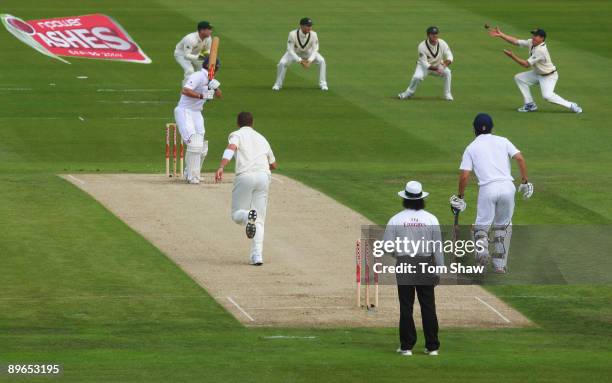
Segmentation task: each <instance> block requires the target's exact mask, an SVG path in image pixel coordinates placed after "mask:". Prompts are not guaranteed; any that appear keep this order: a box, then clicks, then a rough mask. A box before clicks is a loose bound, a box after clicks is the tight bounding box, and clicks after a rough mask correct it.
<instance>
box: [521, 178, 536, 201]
mask: <svg viewBox="0 0 612 383" xmlns="http://www.w3.org/2000/svg"><path fill="white" fill-rule="evenodd" d="M518 191H519V193H523V199H529V198H531V196H532V195H533V184H532V183H531V182H526V183H524V184H521V185H520V186H519V187H518Z"/></svg>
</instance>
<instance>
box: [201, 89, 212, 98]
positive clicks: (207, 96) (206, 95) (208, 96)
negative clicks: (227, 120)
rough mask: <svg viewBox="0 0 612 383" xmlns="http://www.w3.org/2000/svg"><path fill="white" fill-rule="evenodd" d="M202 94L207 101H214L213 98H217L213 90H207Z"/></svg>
mask: <svg viewBox="0 0 612 383" xmlns="http://www.w3.org/2000/svg"><path fill="white" fill-rule="evenodd" d="M202 94H203V95H204V99H205V100H212V99H213V98H215V91H214V90H212V89H209V90H205V91H204V93H202Z"/></svg>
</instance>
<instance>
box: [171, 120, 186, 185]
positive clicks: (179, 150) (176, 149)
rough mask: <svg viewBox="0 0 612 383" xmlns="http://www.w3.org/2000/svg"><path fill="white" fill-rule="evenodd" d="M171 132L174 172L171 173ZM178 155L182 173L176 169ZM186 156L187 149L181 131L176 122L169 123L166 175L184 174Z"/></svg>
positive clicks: (176, 175) (180, 175) (179, 175)
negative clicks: (178, 129)
mask: <svg viewBox="0 0 612 383" xmlns="http://www.w3.org/2000/svg"><path fill="white" fill-rule="evenodd" d="M170 133H172V174H170V136H171V134H170ZM177 141H178V142H177ZM177 145H178V146H177ZM177 155H178V157H179V161H180V164H179V170H180V173H177V171H176V167H177ZM184 158H185V151H184V147H183V139H182V137H180V132H178V131H177V129H176V124H175V123H168V124H166V177H173V176H174V177H182V176H183V168H184Z"/></svg>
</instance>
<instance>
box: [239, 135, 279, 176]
mask: <svg viewBox="0 0 612 383" xmlns="http://www.w3.org/2000/svg"><path fill="white" fill-rule="evenodd" d="M228 141H229V143H230V144H233V145H236V148H237V149H236V175H240V174H242V173H250V172H265V173H267V174H270V173H271V172H270V164H273V163H275V162H276V158H275V157H274V153H273V152H272V148H271V147H270V144H269V143H268V140H266V138H265V137H264V136H263V135H261V134H260V133H259V132H257V131H256V130H255V129H253V128H251V127H250V126H243V127H241V128H240V129H238V130H236V131H234V132H232V133H230V135H229V140H228Z"/></svg>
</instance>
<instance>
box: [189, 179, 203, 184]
mask: <svg viewBox="0 0 612 383" xmlns="http://www.w3.org/2000/svg"><path fill="white" fill-rule="evenodd" d="M187 183H188V184H190V185H198V184H199V183H200V179H199V178H192V179H190V180H187Z"/></svg>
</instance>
